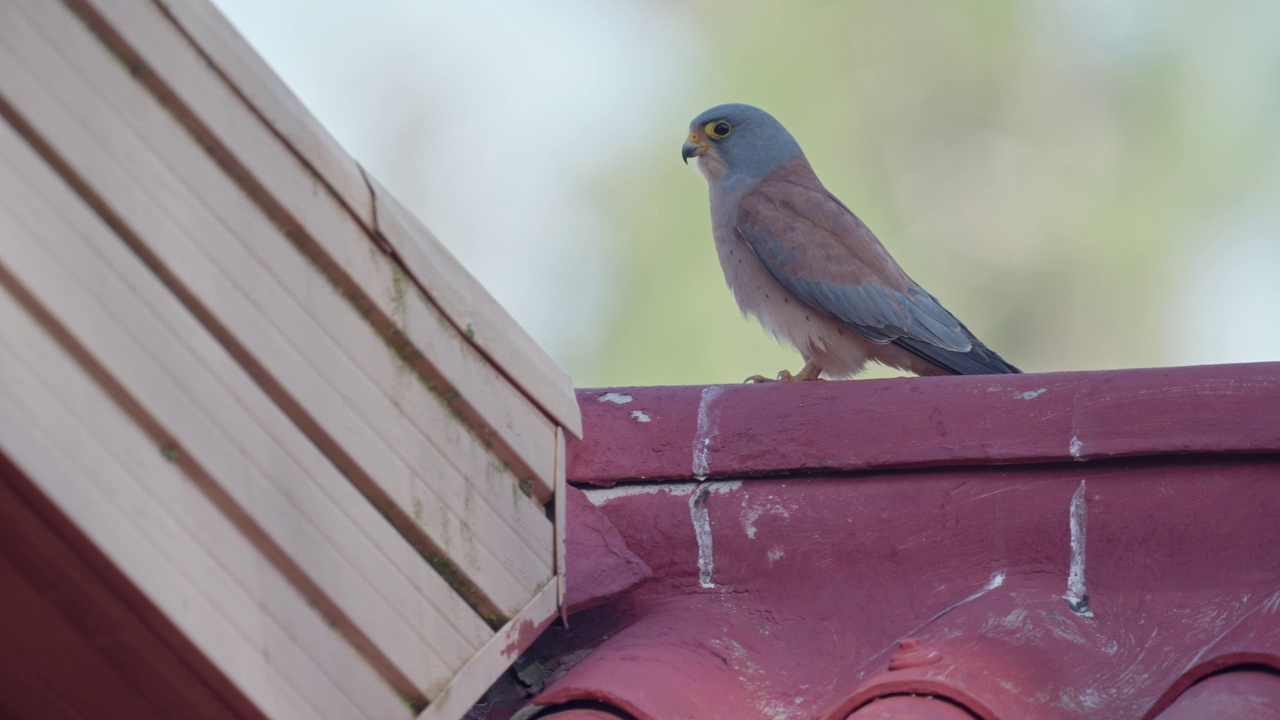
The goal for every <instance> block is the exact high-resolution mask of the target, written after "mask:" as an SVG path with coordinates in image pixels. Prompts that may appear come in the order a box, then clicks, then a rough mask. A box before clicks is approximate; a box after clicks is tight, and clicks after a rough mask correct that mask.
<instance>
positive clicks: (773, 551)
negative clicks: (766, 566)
mask: <svg viewBox="0 0 1280 720" xmlns="http://www.w3.org/2000/svg"><path fill="white" fill-rule="evenodd" d="M785 556H786V552H784V551H783V550H782V546H781V545H774V546H773V547H771V548H769V562H771V563H775V562H778V561H779V560H781V559H782V558H783V557H785Z"/></svg>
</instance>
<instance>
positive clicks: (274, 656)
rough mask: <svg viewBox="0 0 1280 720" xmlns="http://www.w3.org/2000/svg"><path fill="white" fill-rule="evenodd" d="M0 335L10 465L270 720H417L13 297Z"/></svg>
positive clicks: (2, 305) (0, 427)
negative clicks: (408, 718) (301, 719)
mask: <svg viewBox="0 0 1280 720" xmlns="http://www.w3.org/2000/svg"><path fill="white" fill-rule="evenodd" d="M0 324H2V325H3V327H4V328H5V334H4V340H3V343H2V344H0V445H2V446H3V451H4V453H5V454H6V455H7V456H8V457H9V458H10V459H11V460H13V461H14V462H15V464H17V465H18V466H19V467H20V468H21V469H22V471H23V472H24V474H25V475H26V476H27V477H28V478H31V479H32V480H33V481H35V482H36V483H37V484H38V485H39V486H40V488H41V489H42V490H43V491H44V492H45V493H46V494H47V496H48V497H49V498H50V499H51V500H52V501H53V502H54V503H55V504H56V505H57V506H58V507H59V509H60V510H62V512H64V513H65V514H67V515H68V516H70V517H71V518H72V519H73V520H74V521H75V522H76V524H77V526H78V527H79V528H80V530H81V531H82V532H84V533H85V534H86V535H88V536H89V537H90V538H91V539H92V540H93V541H94V542H95V544H96V545H97V546H98V547H99V548H100V549H101V550H102V551H103V552H104V553H105V554H106V555H107V556H108V557H109V558H111V560H112V561H113V562H115V563H116V565H117V566H118V567H119V568H120V569H121V570H122V571H123V572H124V573H125V574H126V575H127V576H128V577H129V578H130V579H131V580H132V581H133V582H134V583H135V584H136V585H137V586H138V587H140V588H142V589H143V590H144V592H146V594H147V596H148V597H149V598H150V599H151V601H152V602H153V603H155V605H156V606H157V607H159V608H160V609H161V611H162V612H164V613H165V615H166V616H167V617H168V618H169V619H170V620H171V621H172V622H173V623H174V624H175V625H177V626H178V627H179V628H181V629H182V630H183V632H184V633H186V635H187V637H188V638H189V639H190V640H191V641H192V642H194V643H195V644H196V645H197V646H198V647H199V648H200V649H201V650H202V651H203V652H205V653H206V655H207V656H208V657H209V658H210V659H211V660H213V662H214V663H215V664H216V665H217V666H218V667H219V669H221V670H222V672H223V673H225V674H226V675H227V676H228V677H229V678H231V679H232V681H233V682H234V683H236V685H237V686H238V687H239V688H240V689H241V690H242V691H243V692H244V693H245V694H246V695H247V696H249V697H250V698H251V699H252V700H253V701H254V702H255V703H256V704H257V705H258V707H259V708H261V709H262V710H263V712H264V713H265V714H267V715H268V716H270V717H276V718H297V717H328V718H335V719H338V718H355V717H366V718H374V717H405V716H407V715H408V713H407V712H406V711H405V708H404V706H403V705H402V704H401V702H400V700H399V698H398V697H397V696H396V695H395V693H394V692H392V690H391V688H390V687H389V686H387V685H386V684H385V683H384V682H382V679H381V678H380V677H378V675H377V674H376V673H374V671H373V670H372V668H370V667H369V665H368V664H367V663H365V662H364V661H363V659H362V658H360V657H359V656H358V655H357V654H356V653H355V652H354V651H353V650H352V649H351V647H350V646H349V645H348V644H347V643H346V642H345V641H344V640H343V639H342V638H340V637H339V636H338V635H336V634H335V633H333V632H332V631H330V630H329V629H328V628H327V627H325V624H324V619H323V618H322V617H321V616H320V615H319V613H317V612H316V611H315V610H314V609H312V608H309V607H307V604H306V600H305V599H304V598H303V597H302V596H300V595H299V594H298V593H297V592H296V591H294V590H293V588H291V587H289V585H288V584H287V582H286V581H285V579H284V578H283V577H282V576H281V575H280V573H278V572H276V570H275V569H274V568H273V567H272V566H271V565H270V564H269V563H267V562H266V561H265V560H264V559H263V558H262V557H261V555H260V554H259V553H258V552H257V550H256V549H255V548H254V547H253V546H251V545H250V544H249V543H248V542H247V541H246V539H245V538H244V537H243V535H241V534H240V533H239V532H238V530H237V528H235V527H233V526H232V525H231V523H230V522H229V521H228V520H227V519H226V518H225V517H224V516H223V515H222V513H220V512H219V511H218V509H217V508H216V507H214V505H213V504H212V503H211V502H209V500H208V499H207V498H206V497H205V496H204V495H203V494H202V493H201V492H200V491H199V490H198V489H197V486H196V483H195V482H193V479H192V478H190V477H187V476H186V475H185V474H184V472H183V469H182V467H181V466H180V464H177V463H171V462H168V461H166V460H165V459H164V457H163V456H162V455H161V453H160V449H159V447H157V444H156V442H155V440H154V439H153V438H151V437H149V436H148V434H147V433H145V432H143V430H142V429H141V428H139V427H138V425H136V424H135V423H134V422H133V420H132V418H130V417H129V416H127V415H126V414H125V413H123V412H122V411H121V409H120V408H119V407H118V406H117V405H116V403H115V402H113V400H112V398H110V397H109V396H108V395H107V394H106V393H105V392H103V390H102V388H101V387H99V386H98V385H97V383H95V382H94V381H93V380H92V379H91V378H90V377H89V376H88V375H86V374H85V373H84V372H83V370H82V369H81V368H79V367H78V366H77V365H76V364H75V363H74V362H73V361H72V360H71V358H70V357H69V356H68V355H67V354H66V353H65V352H64V351H63V349H62V348H61V347H59V346H58V345H56V344H55V343H54V341H53V340H52V339H51V338H50V337H49V336H48V335H47V334H45V333H44V332H43V330H42V329H41V328H40V327H38V326H37V325H36V323H35V321H34V320H33V319H32V318H31V317H30V316H29V315H27V314H26V313H25V312H24V311H23V309H22V308H21V307H19V305H18V304H17V303H16V302H15V301H14V299H13V297H12V296H11V295H10V294H9V293H8V292H6V291H5V289H0ZM268 658H269V661H268Z"/></svg>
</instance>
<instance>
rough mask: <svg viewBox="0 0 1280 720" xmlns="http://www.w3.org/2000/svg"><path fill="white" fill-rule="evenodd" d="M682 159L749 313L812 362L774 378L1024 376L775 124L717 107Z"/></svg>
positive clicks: (763, 115) (757, 113) (740, 107)
mask: <svg viewBox="0 0 1280 720" xmlns="http://www.w3.org/2000/svg"><path fill="white" fill-rule="evenodd" d="M680 154H681V157H682V158H683V159H684V161H685V163H686V164H687V163H688V162H689V160H690V159H694V158H696V163H697V168H698V170H699V172H700V173H701V174H702V175H703V177H704V178H706V181H707V188H708V191H709V194H710V200H711V230H712V236H713V238H714V240H715V246H716V253H717V255H718V256H719V259H720V267H721V269H723V270H724V276H725V281H726V282H727V283H728V285H729V289H730V290H731V291H732V293H733V295H734V299H735V300H736V301H737V303H738V307H739V309H740V310H741V311H742V314H743V315H744V316H754V317H755V318H756V319H757V320H759V321H760V324H761V325H763V326H764V328H765V329H766V330H768V331H769V332H770V333H772V334H773V335H774V336H775V337H776V338H777V339H778V340H779V341H780V342H782V343H783V344H786V345H790V346H791V347H793V348H795V349H796V350H798V351H799V352H800V355H801V356H802V357H803V358H804V367H803V369H801V370H800V371H799V372H798V373H796V374H794V375H793V374H792V373H791V372H789V371H788V370H783V371H781V372H780V373H778V374H777V376H776V378H774V379H776V380H780V381H790V380H818V379H822V378H823V377H824V376H825V377H826V378H830V379H833V380H837V379H842V378H848V377H852V376H854V375H856V374H858V373H859V372H861V371H862V370H863V369H864V367H865V365H866V364H867V362H868V361H871V360H874V361H876V362H878V363H880V364H882V365H887V366H889V367H893V368H897V369H900V370H905V371H908V372H911V373H914V374H916V375H993V374H1005V373H1020V372H1022V371H1021V370H1019V369H1018V368H1016V367H1014V366H1013V365H1011V364H1009V363H1008V362H1006V361H1005V360H1004V358H1002V357H1000V356H999V355H997V354H996V353H995V352H994V351H992V350H991V349H990V348H988V347H987V346H986V345H984V344H983V343H982V341H980V340H978V338H977V337H975V336H974V334H973V333H972V332H970V331H969V328H967V327H965V325H964V323H962V322H960V321H959V320H957V319H956V317H955V316H954V315H952V314H951V313H950V312H948V311H947V310H946V309H945V308H943V307H942V304H941V303H939V302H938V300H937V298H935V297H934V296H933V295H930V294H929V293H928V292H927V291H926V290H925V289H924V288H922V287H920V285H919V284H917V283H916V282H915V281H914V280H912V279H911V278H910V277H909V276H908V275H907V274H906V272H904V271H903V269H902V268H901V267H900V266H899V265H898V263H897V262H896V261H895V260H894V259H893V258H892V257H891V256H890V255H889V252H888V251H887V250H886V249H885V247H884V245H883V244H882V243H881V242H880V240H879V239H877V238H876V236H875V235H874V234H873V233H872V232H871V230H870V229H869V228H868V227H867V226H866V224H865V223H863V222H862V220H861V219H860V218H858V216H857V215H855V214H854V213H853V211H851V210H849V208H848V207H847V206H846V205H845V204H844V203H842V202H841V201H840V200H839V199H838V198H836V196H835V195H833V194H831V192H830V191H828V190H827V188H826V187H825V186H824V185H823V184H822V182H821V181H820V180H819V179H818V176H817V174H816V173H815V172H814V170H813V167H812V166H811V165H810V164H809V160H808V159H807V158H806V157H805V154H804V152H803V151H802V150H801V149H800V144H799V143H798V142H796V139H795V138H794V137H792V135H791V133H790V132H788V131H787V129H786V128H785V127H783V125H782V123H780V122H778V120H777V119H775V118H774V117H773V116H772V115H770V114H769V113H767V112H765V111H764V110H761V109H760V108H757V107H754V106H751V105H744V104H741V103H730V104H726V105H718V106H716V107H713V108H711V109H709V110H707V111H705V112H703V113H702V114H700V115H698V116H697V117H695V118H694V119H693V121H692V122H691V123H689V136H688V138H687V139H686V140H685V142H684V145H683V147H682V148H681V152H680ZM771 380H773V379H769V378H765V377H763V376H760V375H756V376H754V377H751V378H747V381H749V382H767V381H771Z"/></svg>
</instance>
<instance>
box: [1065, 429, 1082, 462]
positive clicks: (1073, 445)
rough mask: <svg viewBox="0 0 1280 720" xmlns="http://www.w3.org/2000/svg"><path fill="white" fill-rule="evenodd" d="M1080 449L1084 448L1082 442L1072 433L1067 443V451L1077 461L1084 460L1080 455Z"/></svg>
mask: <svg viewBox="0 0 1280 720" xmlns="http://www.w3.org/2000/svg"><path fill="white" fill-rule="evenodd" d="M1081 450H1084V443H1082V442H1080V438H1078V437H1076V436H1075V435H1072V436H1071V442H1069V443H1067V453H1068V454H1069V455H1071V457H1072V458H1073V459H1075V460H1076V461H1077V462H1084V458H1083V457H1081V456H1080V451H1081Z"/></svg>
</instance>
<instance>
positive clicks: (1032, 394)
mask: <svg viewBox="0 0 1280 720" xmlns="http://www.w3.org/2000/svg"><path fill="white" fill-rule="evenodd" d="M1048 389H1049V388H1040V389H1039V390H1028V391H1026V392H1021V393H1016V394H1014V396H1013V397H1014V399H1016V400H1035V399H1036V398H1038V397H1040V394H1041V393H1043V392H1044V391H1045V390H1048Z"/></svg>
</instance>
